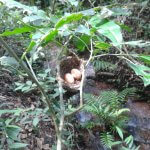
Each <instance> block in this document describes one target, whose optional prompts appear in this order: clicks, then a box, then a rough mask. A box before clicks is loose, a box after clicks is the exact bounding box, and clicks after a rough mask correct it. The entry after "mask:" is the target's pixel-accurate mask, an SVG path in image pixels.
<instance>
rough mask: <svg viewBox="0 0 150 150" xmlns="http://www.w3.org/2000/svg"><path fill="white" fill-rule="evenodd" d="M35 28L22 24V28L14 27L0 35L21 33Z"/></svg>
mask: <svg viewBox="0 0 150 150" xmlns="http://www.w3.org/2000/svg"><path fill="white" fill-rule="evenodd" d="M34 30H35V29H34V28H32V27H29V26H24V27H22V28H16V29H14V30H12V31H5V32H3V33H2V34H0V36H10V35H15V34H21V33H25V32H31V31H34Z"/></svg>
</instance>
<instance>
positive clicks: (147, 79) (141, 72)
mask: <svg viewBox="0 0 150 150" xmlns="http://www.w3.org/2000/svg"><path fill="white" fill-rule="evenodd" d="M128 65H129V66H130V67H131V68H132V69H133V70H134V71H135V73H136V74H137V75H138V76H139V77H140V78H141V79H142V80H143V82H144V85H145V86H148V85H149V84H150V73H149V70H150V68H149V67H147V66H144V65H141V64H133V63H128Z"/></svg>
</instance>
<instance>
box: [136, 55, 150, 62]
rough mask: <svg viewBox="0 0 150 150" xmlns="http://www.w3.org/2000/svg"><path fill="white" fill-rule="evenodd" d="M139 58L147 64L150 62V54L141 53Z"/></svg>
mask: <svg viewBox="0 0 150 150" xmlns="http://www.w3.org/2000/svg"><path fill="white" fill-rule="evenodd" d="M138 58H140V59H141V60H142V61H144V62H145V63H146V64H150V56H148V55H139V56H138Z"/></svg>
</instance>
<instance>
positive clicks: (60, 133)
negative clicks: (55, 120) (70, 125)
mask: <svg viewBox="0 0 150 150" xmlns="http://www.w3.org/2000/svg"><path fill="white" fill-rule="evenodd" d="M57 73H58V75H57V76H58V78H59V77H60V65H58V67H57ZM58 84H59V94H60V97H59V98H60V123H59V133H58V135H57V150H61V149H62V130H63V126H64V118H65V117H64V111H65V106H64V101H63V88H62V83H61V80H58Z"/></svg>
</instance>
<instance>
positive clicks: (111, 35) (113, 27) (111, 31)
mask: <svg viewBox="0 0 150 150" xmlns="http://www.w3.org/2000/svg"><path fill="white" fill-rule="evenodd" d="M97 31H98V32H99V33H100V34H102V35H104V36H106V37H107V38H108V39H110V40H111V41H112V43H117V45H118V46H119V47H121V45H120V44H121V43H122V41H123V37H122V33H121V29H120V26H119V25H117V24H116V23H115V22H114V21H109V22H107V23H105V24H103V25H101V26H99V27H98V30H97Z"/></svg>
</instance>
